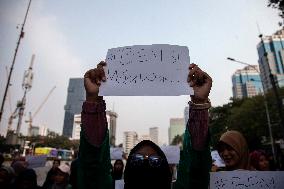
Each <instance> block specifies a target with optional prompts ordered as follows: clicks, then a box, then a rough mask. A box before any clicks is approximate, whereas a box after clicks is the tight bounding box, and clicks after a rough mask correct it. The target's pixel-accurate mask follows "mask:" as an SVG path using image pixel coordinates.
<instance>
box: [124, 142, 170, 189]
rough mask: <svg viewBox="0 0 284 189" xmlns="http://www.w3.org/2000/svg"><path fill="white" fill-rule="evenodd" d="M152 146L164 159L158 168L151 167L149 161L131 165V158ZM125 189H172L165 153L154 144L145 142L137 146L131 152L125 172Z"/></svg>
mask: <svg viewBox="0 0 284 189" xmlns="http://www.w3.org/2000/svg"><path fill="white" fill-rule="evenodd" d="M146 145H147V146H151V147H152V148H153V149H154V150H155V151H156V152H157V154H158V155H159V156H160V157H161V158H162V159H163V161H162V163H161V165H160V166H158V167H154V166H151V165H150V164H149V160H148V159H145V160H143V164H140V165H137V164H133V163H131V156H132V155H133V154H134V153H136V152H137V150H139V149H140V148H142V147H143V146H146ZM124 182H125V185H124V189H137V188H138V189H139V188H144V189H152V188H153V189H154V188H155V189H160V188H162V189H170V188H171V172H170V168H169V165H168V162H167V159H166V157H165V154H164V153H163V151H162V150H161V149H160V148H159V147H158V146H157V145H156V144H154V143H153V142H151V141H148V140H144V141H142V142H140V143H139V144H137V145H136V146H135V147H134V148H133V149H132V150H131V152H130V154H129V159H128V160H127V163H126V167H125V172H124Z"/></svg>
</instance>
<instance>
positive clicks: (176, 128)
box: [169, 118, 185, 144]
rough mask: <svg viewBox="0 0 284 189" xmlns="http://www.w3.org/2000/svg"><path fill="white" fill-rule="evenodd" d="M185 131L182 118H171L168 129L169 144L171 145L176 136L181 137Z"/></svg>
mask: <svg viewBox="0 0 284 189" xmlns="http://www.w3.org/2000/svg"><path fill="white" fill-rule="evenodd" d="M184 131H185V122H184V118H171V119H170V127H169V144H171V143H172V141H173V139H174V138H175V136H177V135H180V136H181V135H183V133H184Z"/></svg>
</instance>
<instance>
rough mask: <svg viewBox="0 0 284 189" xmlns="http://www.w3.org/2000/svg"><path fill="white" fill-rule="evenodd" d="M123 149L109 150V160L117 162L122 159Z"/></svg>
mask: <svg viewBox="0 0 284 189" xmlns="http://www.w3.org/2000/svg"><path fill="white" fill-rule="evenodd" d="M122 155H123V149H122V148H110V159H111V160H117V159H122Z"/></svg>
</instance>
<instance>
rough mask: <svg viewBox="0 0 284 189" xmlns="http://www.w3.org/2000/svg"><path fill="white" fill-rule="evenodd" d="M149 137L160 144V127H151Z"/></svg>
mask: <svg viewBox="0 0 284 189" xmlns="http://www.w3.org/2000/svg"><path fill="white" fill-rule="evenodd" d="M149 137H150V140H151V141H152V142H154V143H155V144H157V145H159V128H158V127H151V128H150V129H149Z"/></svg>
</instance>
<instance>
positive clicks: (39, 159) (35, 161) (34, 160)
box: [26, 155, 47, 169]
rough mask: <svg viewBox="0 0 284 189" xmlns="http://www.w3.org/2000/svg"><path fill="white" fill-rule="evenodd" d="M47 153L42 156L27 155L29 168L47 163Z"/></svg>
mask: <svg viewBox="0 0 284 189" xmlns="http://www.w3.org/2000/svg"><path fill="white" fill-rule="evenodd" d="M46 158H47V155H41V156H27V157H26V161H27V162H28V165H29V166H28V168H30V169H33V168H37V167H44V166H45V163H46Z"/></svg>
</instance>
